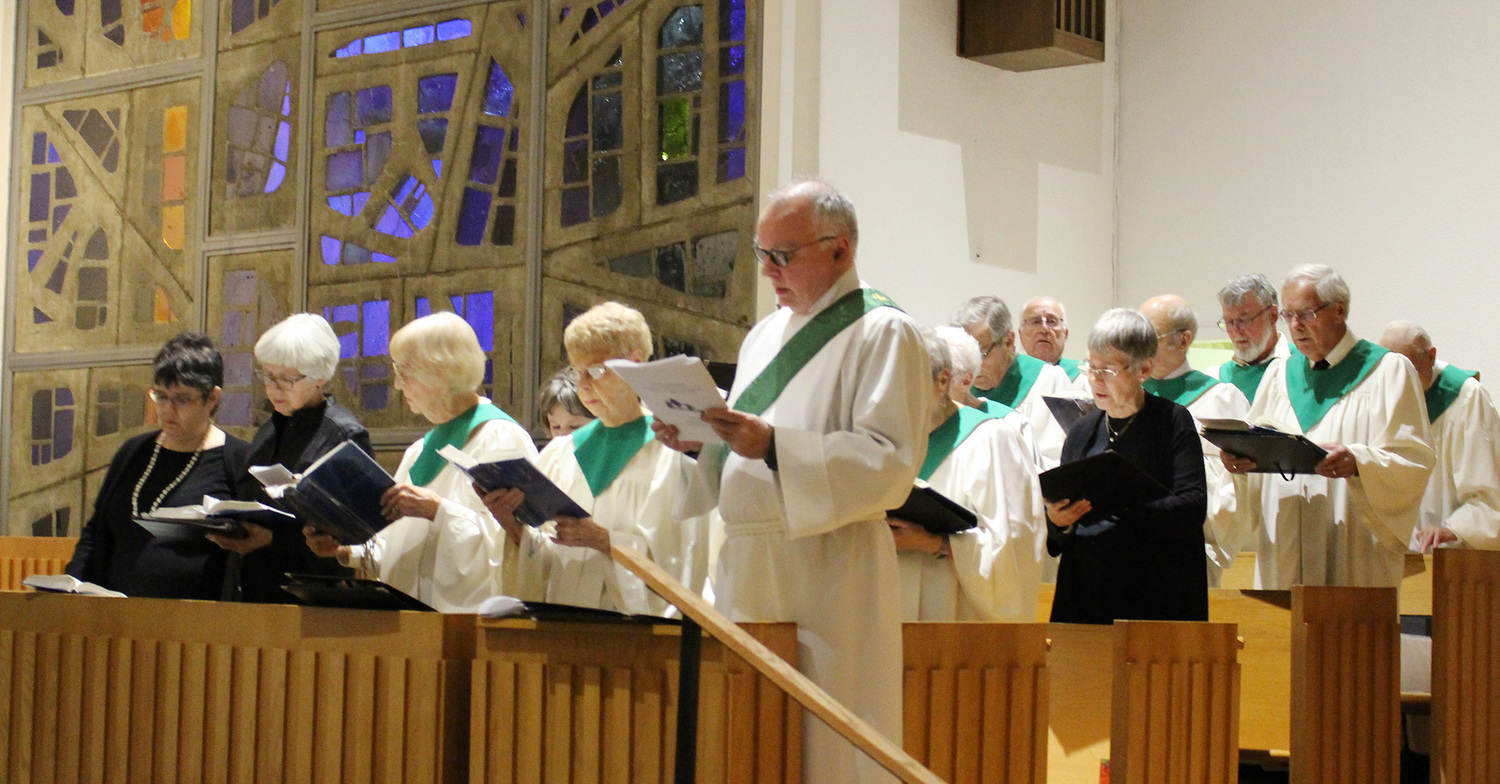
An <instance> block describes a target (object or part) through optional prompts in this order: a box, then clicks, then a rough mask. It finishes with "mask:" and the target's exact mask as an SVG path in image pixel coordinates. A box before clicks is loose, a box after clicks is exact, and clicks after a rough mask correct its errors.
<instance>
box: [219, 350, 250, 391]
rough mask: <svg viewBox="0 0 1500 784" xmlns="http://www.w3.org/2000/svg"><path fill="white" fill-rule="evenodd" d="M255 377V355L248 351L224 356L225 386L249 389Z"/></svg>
mask: <svg viewBox="0 0 1500 784" xmlns="http://www.w3.org/2000/svg"><path fill="white" fill-rule="evenodd" d="M254 376H255V355H254V354H251V353H250V352H248V351H236V352H232V353H227V354H225V355H224V384H225V385H226V386H231V387H248V386H250V379H252V378H254Z"/></svg>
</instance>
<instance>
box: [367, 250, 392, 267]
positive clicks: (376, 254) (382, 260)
mask: <svg viewBox="0 0 1500 784" xmlns="http://www.w3.org/2000/svg"><path fill="white" fill-rule="evenodd" d="M370 261H372V262H375V263H376V264H395V263H396V257H395V256H391V255H388V254H385V253H381V252H380V251H378V250H377V251H371V252H370Z"/></svg>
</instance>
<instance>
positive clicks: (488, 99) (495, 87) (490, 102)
mask: <svg viewBox="0 0 1500 784" xmlns="http://www.w3.org/2000/svg"><path fill="white" fill-rule="evenodd" d="M514 97H515V86H514V85H512V84H511V83H510V77H509V76H506V75H505V69H503V68H501V67H500V64H499V63H497V62H495V61H494V60H491V61H490V81H489V83H488V84H487V85H486V86H485V90H484V113H485V114H492V115H495V116H496V117H509V116H510V103H511V99H512V98H514Z"/></svg>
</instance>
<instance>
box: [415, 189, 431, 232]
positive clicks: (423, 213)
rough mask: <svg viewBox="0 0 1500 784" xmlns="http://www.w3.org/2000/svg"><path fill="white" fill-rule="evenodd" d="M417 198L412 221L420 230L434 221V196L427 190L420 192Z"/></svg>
mask: <svg viewBox="0 0 1500 784" xmlns="http://www.w3.org/2000/svg"><path fill="white" fill-rule="evenodd" d="M415 198H417V206H416V207H414V208H412V209H411V222H412V225H413V226H416V227H417V230H418V231H420V230H422V229H425V228H427V224H429V223H431V222H432V212H433V203H432V197H431V196H430V195H428V194H427V193H425V192H423V193H420V194H418V196H417V197H415Z"/></svg>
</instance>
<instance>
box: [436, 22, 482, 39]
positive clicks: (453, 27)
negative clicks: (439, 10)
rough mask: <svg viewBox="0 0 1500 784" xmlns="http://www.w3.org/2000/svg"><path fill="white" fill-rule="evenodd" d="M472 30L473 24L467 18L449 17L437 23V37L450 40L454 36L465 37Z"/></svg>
mask: <svg viewBox="0 0 1500 784" xmlns="http://www.w3.org/2000/svg"><path fill="white" fill-rule="evenodd" d="M473 30H474V24H473V23H472V22H470V21H469V20H467V19H449V20H448V21H446V22H438V23H437V39H438V40H439V41H452V40H453V39H455V38H467V37H468V36H469V34H470V33H472V32H473Z"/></svg>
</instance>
